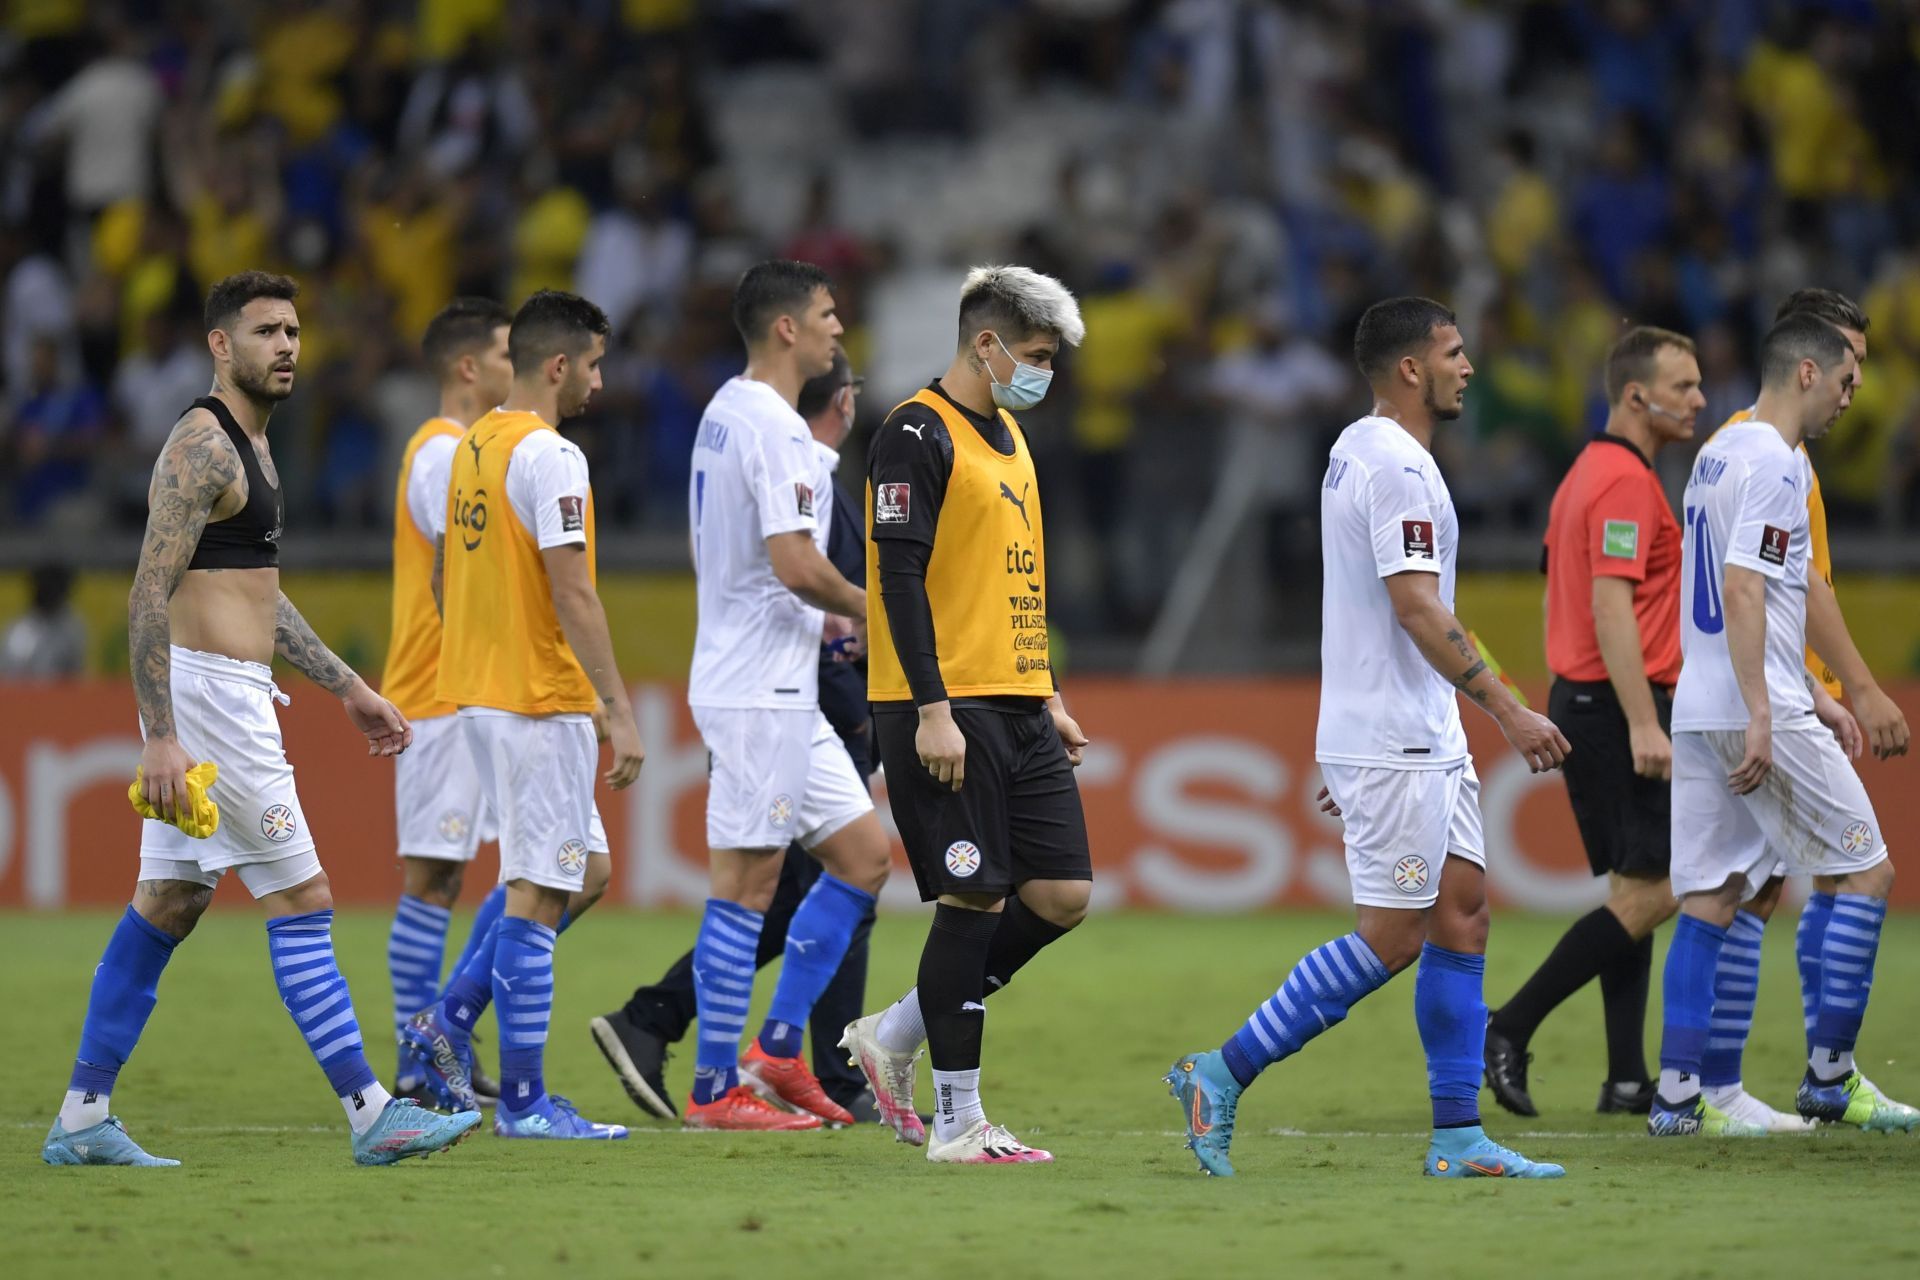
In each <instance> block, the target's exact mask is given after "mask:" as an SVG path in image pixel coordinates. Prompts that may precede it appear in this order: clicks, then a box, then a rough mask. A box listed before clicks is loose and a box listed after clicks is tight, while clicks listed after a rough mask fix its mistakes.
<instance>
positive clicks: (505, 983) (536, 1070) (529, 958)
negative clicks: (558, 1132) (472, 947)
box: [493, 916, 556, 1112]
mask: <svg viewBox="0 0 1920 1280" xmlns="http://www.w3.org/2000/svg"><path fill="white" fill-rule="evenodd" d="M494 936H495V942H494V951H493V1000H494V1010H495V1013H494V1017H495V1019H496V1020H497V1021H498V1022H499V1024H500V1106H501V1107H502V1108H504V1109H506V1110H509V1111H521V1112H524V1111H526V1110H527V1109H528V1108H530V1107H533V1106H536V1105H538V1103H539V1102H540V1100H541V1099H543V1098H545V1097H546V1096H547V1083H546V1078H545V1075H544V1071H543V1063H544V1060H545V1057H546V1051H547V1027H548V1024H549V1023H550V1022H552V1020H553V940H554V938H555V936H556V934H555V932H554V931H553V930H552V929H549V928H548V927H547V926H546V925H543V924H541V923H540V922H539V921H537V920H523V919H520V918H519V917H517V916H502V917H501V918H500V923H499V924H498V925H497V926H496V927H495V929H494Z"/></svg>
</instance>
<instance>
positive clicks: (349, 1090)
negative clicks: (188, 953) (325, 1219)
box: [41, 271, 480, 1166]
mask: <svg viewBox="0 0 1920 1280" xmlns="http://www.w3.org/2000/svg"><path fill="white" fill-rule="evenodd" d="M298 293H299V286H298V285H296V284H295V283H294V282H293V281H292V280H289V279H287V278H286V277H285V276H276V275H270V274H268V273H266V272H263V271H247V272H242V273H241V274H239V275H237V276H231V277H229V278H227V279H225V280H222V281H221V282H220V283H218V284H216V285H215V286H214V287H213V289H212V290H211V291H210V292H209V294H208V296H207V308H206V320H207V346H208V349H209V350H210V351H211V352H212V355H213V363H214V384H213V394H211V395H209V396H206V397H203V398H201V399H200V400H197V401H195V402H194V405H193V407H192V408H190V409H188V410H187V412H186V413H185V414H183V415H182V416H181V418H180V421H179V422H178V423H176V424H175V425H174V428H173V431H172V432H171V433H170V434H169V435H168V437H167V443H166V445H165V446H164V447H163V448H162V449H161V451H160V457H159V460H158V461H157V462H155V464H154V468H153V480H152V483H151V484H150V485H149V486H148V490H147V508H148V509H147V528H146V536H145V538H144V539H143V541H142V542H141V546H140V563H139V567H138V568H137V569H136V570H135V571H134V579H133V590H132V592H131V593H130V595H129V598H128V601H127V647H128V650H129V652H130V655H131V658H132V665H133V685H134V696H135V699H136V701H137V702H138V704H139V708H140V722H141V730H142V734H143V736H144V737H145V739H146V745H145V747H144V748H143V750H142V751H141V755H140V775H139V778H138V780H137V782H136V785H137V786H138V787H139V788H140V791H141V794H143V796H144V798H145V800H146V802H147V804H148V805H149V806H151V808H152V810H153V811H154V812H155V813H157V814H158V818H154V817H151V816H149V818H148V820H147V821H146V822H144V823H142V824H141V828H140V831H141V834H140V871H139V881H138V888H137V889H136V891H135V893H134V896H133V902H132V903H131V905H130V906H129V907H128V909H127V911H126V914H125V915H124V916H122V917H121V919H120V922H119V924H118V925H117V927H116V928H115V930H114V933H113V936H112V938H111V939H110V940H109V941H108V943H107V947H106V951H105V954H103V955H102V956H101V958H100V963H99V964H98V965H97V966H96V967H95V969H94V975H93V990H92V995H91V997H90V999H89V1002H88V1006H87V1016H86V1020H85V1022H84V1023H83V1024H82V1029H81V1034H80V1049H79V1053H78V1054H77V1055H76V1056H75V1059H74V1066H73V1073H72V1075H71V1076H70V1077H69V1082H68V1086H67V1092H66V1097H65V1099H64V1100H63V1101H62V1103H61V1106H60V1114H59V1117H58V1118H57V1119H56V1120H55V1121H54V1122H53V1126H52V1128H51V1129H50V1130H49V1131H48V1133H47V1138H46V1142H45V1144H44V1145H43V1146H42V1147H41V1158H42V1159H43V1160H45V1161H46V1162H47V1163H48V1164H52V1165H83V1164H108V1165H144V1166H153V1165H165V1164H178V1163H179V1161H177V1160H166V1159H160V1158H156V1157H154V1156H151V1155H148V1154H147V1153H146V1152H145V1151H143V1150H141V1149H140V1147H139V1145H138V1144H136V1143H135V1142H134V1140H133V1139H132V1138H131V1137H130V1136H129V1135H128V1133H127V1131H126V1128H125V1127H124V1126H123V1125H121V1123H120V1121H119V1120H118V1119H117V1118H116V1117H114V1116H113V1115H112V1113H111V1112H110V1111H109V1109H108V1107H109V1102H110V1097H111V1095H112V1093H113V1090H114V1084H115V1082H116V1080H117V1079H118V1077H119V1074H120V1071H121V1068H122V1067H124V1066H125V1065H126V1062H127V1059H128V1058H129V1057H130V1056H131V1055H132V1053H133V1050H134V1048H135V1046H136V1045H138V1043H139V1040H140V1034H141V1032H142V1031H143V1030H144V1029H145V1026H146V1022H147V1018H148V1016H149V1015H150V1014H151V1013H152V1012H153V1008H154V1003H155V992H156V990H157V988H158V986H159V982H160V978H161V975H162V972H163V970H164V969H165V968H166V965H167V962H168V960H169V958H170V957H171V956H172V954H173V952H174V950H175V948H176V947H177V946H178V945H179V943H180V942H181V941H182V940H183V939H185V938H186V936H187V935H188V934H189V933H191V932H192V931H193V927H194V925H195V924H196V923H198V921H199V919H200V916H201V914H202V913H203V912H205V911H206V909H207V906H208V905H209V904H210V903H211V902H212V901H213V890H214V887H215V886H216V885H217V884H218V883H219V881H220V877H221V876H222V875H224V874H225V873H226V872H228V871H233V872H235V873H236V874H237V875H238V877H239V879H240V882H241V883H242V884H243V885H245V886H246V889H247V891H248V892H249V893H251V894H252V895H253V897H254V899H255V900H256V901H258V902H259V903H260V905H261V907H262V908H263V909H264V910H265V913H266V915H267V917H268V918H267V946H268V951H269V954H270V955H271V956H272V958H273V961H274V963H273V975H274V980H275V984H276V986H278V988H279V990H280V999H281V1003H282V1004H284V1005H285V1006H286V1009H287V1011H288V1013H289V1014H291V1015H292V1016H293V1019H294V1025H295V1026H296V1027H297V1028H298V1029H299V1030H300V1032H301V1034H302V1037H303V1038H304V1039H305V1041H306V1044H307V1047H308V1049H309V1050H310V1051H311V1052H312V1054H313V1056H314V1060H315V1061H316V1062H317V1063H318V1065H319V1066H320V1068H321V1070H322V1071H323V1072H324V1073H325V1074H326V1078H327V1083H328V1085H329V1087H330V1088H331V1089H332V1091H333V1093H334V1096H335V1097H337V1098H338V1099H339V1100H340V1104H341V1107H342V1108H343V1110H344V1111H345V1112H346V1118H347V1123H348V1126H349V1128H350V1129H351V1131H352V1144H353V1145H352V1150H353V1159H354V1161H355V1163H357V1164H393V1163H394V1162H396V1161H398V1160H403V1159H406V1158H407V1157H409V1156H424V1155H427V1154H429V1153H431V1152H434V1151H439V1150H443V1149H444V1148H446V1147H448V1146H450V1145H452V1144H453V1143H454V1142H455V1141H457V1140H458V1139H459V1138H460V1136H461V1135H462V1134H464V1133H466V1132H467V1130H469V1129H471V1128H472V1127H473V1126H474V1125H476V1124H478V1123H479V1122H480V1114H479V1112H477V1111H468V1112H464V1113H462V1114H460V1115H457V1116H443V1115H437V1114H435V1113H434V1112H431V1111H428V1110H426V1109H424V1108H422V1107H420V1106H419V1105H418V1104H416V1103H414V1102H413V1101H412V1100H411V1099H406V1098H395V1097H393V1096H392V1095H391V1094H390V1093H389V1092H388V1091H387V1090H386V1088H385V1087H384V1086H382V1085H381V1083H380V1081H379V1078H378V1077H377V1076H375V1075H374V1073H373V1069H372V1068H371V1067H369V1066H368V1065H367V1057H366V1049H365V1044H364V1042H363V1039H362V1037H361V1034H360V1028H359V1022H358V1020H357V1018H356V1017H355V1015H354V1012H353V1005H352V1001H351V997H350V995H349V993H348V990H347V983H346V979H345V978H344V977H342V976H341V974H340V970H339V967H338V965H337V964H336V963H335V961H334V954H333V940H332V925H333V895H332V893H331V892H330V891H329V889H328V886H327V877H326V873H325V872H324V871H322V870H321V867H320V859H319V856H318V853H317V852H316V850H315V846H314V840H313V833H312V832H311V831H309V830H308V829H307V827H306V815H305V814H304V813H303V811H302V810H301V807H300V798H299V794H298V792H297V791H296V790H295V788H294V784H293V769H292V767H291V766H290V765H289V764H288V763H287V758H286V753H285V751H284V750H283V749H282V747H281V743H280V724H279V718H278V716H277V715H276V713H275V709H274V701H275V698H276V697H277V696H279V690H278V689H277V688H276V687H275V686H274V683H273V677H272V673H271V670H270V668H269V666H268V664H269V663H271V662H272V661H273V659H274V658H275V657H276V656H277V657H281V658H284V659H286V661H287V662H288V663H289V664H290V665H291V666H292V667H293V668H294V669H295V670H297V671H301V672H303V673H305V674H306V675H307V676H308V677H309V678H310V679H312V680H313V681H314V682H315V683H317V684H319V685H320V686H321V687H322V688H324V689H326V690H327V691H328V692H330V693H333V694H335V695H336V696H338V697H339V699H340V701H341V704H342V706H343V707H344V708H345V709H346V712H347V718H348V719H350V720H351V721H353V724H354V727H355V728H357V729H359V730H360V731H361V732H362V733H364V734H365V735H366V737H367V744H368V751H369V753H370V754H375V755H386V756H391V755H397V754H398V753H399V752H400V751H402V750H404V749H405V748H406V746H407V745H408V743H409V742H411V741H412V737H413V730H412V728H411V727H410V726H409V725H408V724H407V721H406V718H405V717H404V716H402V715H401V714H400V713H399V712H398V711H396V710H395V709H394V707H393V704H392V703H390V702H388V701H387V700H386V699H385V698H383V697H381V696H380V695H379V694H377V693H375V692H374V691H373V690H372V689H370V688H368V687H367V684H366V682H365V681H364V680H362V679H361V678H360V677H359V676H357V675H355V674H354V673H353V670H352V669H351V668H349V667H348V666H347V665H346V664H345V663H344V662H342V661H340V659H339V658H337V657H335V656H334V654H333V653H332V651H331V650H329V649H328V648H327V647H326V646H325V645H324V644H322V643H320V640H319V638H318V637H317V636H315V635H314V634H313V628H311V627H309V626H308V625H307V622H306V619H304V618H302V617H301V616H300V611H299V610H297V609H295V608H294V607H293V603H292V602H291V601H289V600H288V599H287V597H286V596H285V595H283V594H282V593H281V591H280V570H279V548H278V546H277V545H276V540H277V539H278V538H279V536H280V517H281V495H280V490H281V486H280V477H279V475H278V473H277V472H276V471H275V470H274V467H273V455H272V454H271V452H269V450H268V448H267V420H268V418H269V417H270V416H271V415H272V412H273V408H274V406H275V405H276V404H278V403H279V402H280V401H282V400H284V399H286V398H287V397H288V396H290V395H292V394H293V378H294V368H295V365H296V364H297V363H298V361H299V355H300V320H299V316H298V315H297V314H296V312H295V310H294V306H293V299H294V297H295V296H296V295H297V294H298ZM201 762H205V763H209V764H211V765H213V766H214V772H213V773H212V775H211V776H209V777H207V778H205V779H204V780H197V781H203V782H204V785H205V787H206V796H207V798H208V799H210V800H211V801H212V802H213V803H214V804H215V805H216V806H217V807H218V812H219V821H218V822H217V824H210V825H202V819H201V815H199V814H198V813H197V812H196V811H197V810H198V808H199V806H198V805H196V804H195V802H194V800H193V797H192V795H191V794H190V792H189V791H188V789H187V782H186V775H187V771H188V770H189V769H191V768H194V767H196V765H197V764H198V763H201ZM182 814H188V815H191V816H193V817H194V818H195V821H194V822H192V823H189V824H187V826H182V825H179V824H178V823H177V822H176V819H177V818H178V817H179V816H180V815H182ZM189 826H190V827H192V828H193V829H188V827H189Z"/></svg>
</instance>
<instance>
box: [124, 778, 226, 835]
mask: <svg viewBox="0 0 1920 1280" xmlns="http://www.w3.org/2000/svg"><path fill="white" fill-rule="evenodd" d="M219 776H220V766H219V765H217V764H215V763H214V762H213V761H211V760H203V761H201V762H200V763H199V764H197V765H195V766H193V768H191V769H189V770H187V800H188V803H187V805H186V807H185V808H182V809H180V811H179V814H178V816H177V817H175V818H174V820H173V825H174V826H176V827H178V828H180V829H181V830H182V831H184V832H186V833H187V834H188V835H190V836H192V837H193V838H194V839H195V840H205V839H206V838H207V837H208V836H210V835H212V834H213V833H214V832H216V831H218V830H219V829H220V806H219V805H217V804H215V803H214V802H213V798H212V797H211V796H209V795H208V794H207V792H208V791H209V790H211V789H212V787H213V782H214V779H215V778H218V777H219ZM127 799H129V800H131V801H133V811H134V812H135V813H137V814H139V815H140V816H141V817H143V818H151V819H153V820H154V821H155V822H165V821H166V819H165V818H163V817H161V816H160V811H159V810H158V809H155V808H154V807H153V806H152V805H150V804H148V803H147V797H146V793H145V791H144V790H143V789H142V786H141V771H140V770H139V769H135V770H134V771H133V785H132V786H130V787H128V788H127Z"/></svg>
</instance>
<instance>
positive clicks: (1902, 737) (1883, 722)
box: [1848, 688, 1908, 760]
mask: <svg viewBox="0 0 1920 1280" xmlns="http://www.w3.org/2000/svg"><path fill="white" fill-rule="evenodd" d="M1848 696H1849V697H1851V698H1852V699H1853V718H1854V719H1855V720H1856V721H1858V722H1859V725H1860V732H1861V734H1862V735H1863V736H1864V737H1865V738H1866V740H1867V745H1868V746H1870V747H1872V748H1873V758H1874V759H1876V760H1891V759H1892V758H1893V757H1895V756H1903V755H1905V754H1907V737H1908V735H1907V717H1906V716H1905V715H1904V714H1903V713H1902V712H1901V710H1900V708H1899V707H1898V706H1896V705H1895V704H1894V701H1893V699H1892V698H1889V697H1888V696H1887V695H1886V694H1885V693H1883V692H1881V691H1880V690H1879V689H1877V688H1869V689H1860V690H1856V691H1853V692H1851V693H1849V695H1848Z"/></svg>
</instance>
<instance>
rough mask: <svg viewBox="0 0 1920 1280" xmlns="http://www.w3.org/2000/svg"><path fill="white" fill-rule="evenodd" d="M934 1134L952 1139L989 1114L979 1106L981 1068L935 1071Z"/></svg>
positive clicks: (950, 1140) (940, 1137)
mask: <svg viewBox="0 0 1920 1280" xmlns="http://www.w3.org/2000/svg"><path fill="white" fill-rule="evenodd" d="M933 1097H934V1103H933V1136H934V1137H936V1138H938V1139H939V1140H940V1141H942V1142H952V1141H953V1140H954V1139H955V1138H957V1137H959V1136H960V1135H961V1134H963V1133H965V1132H966V1131H967V1130H969V1129H971V1128H973V1126H975V1125H977V1124H979V1123H980V1122H981V1121H982V1120H985V1119H986V1118H987V1113H986V1112H985V1111H984V1110H983V1109H982V1108H981V1106H980V1068H978V1067H975V1068H974V1069H973V1070H971V1071H936V1072H934V1073H933Z"/></svg>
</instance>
